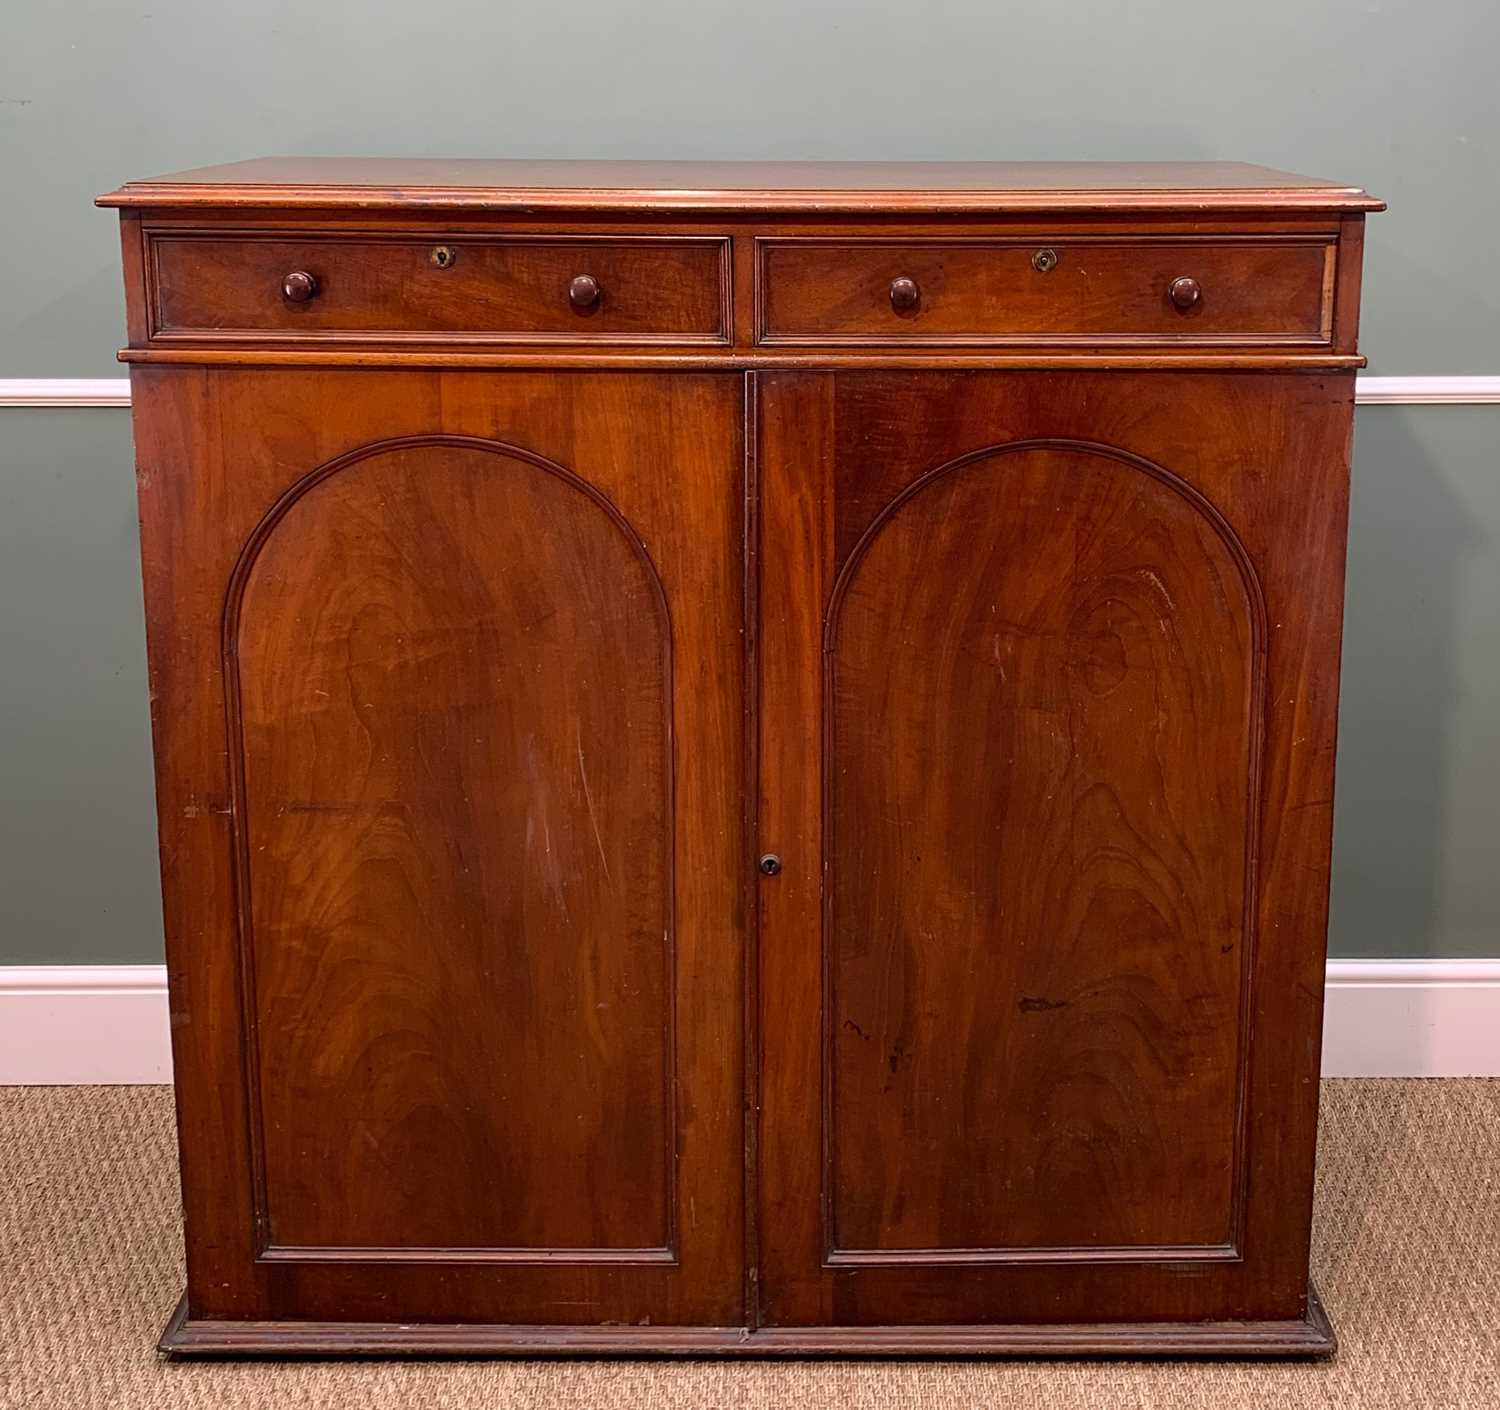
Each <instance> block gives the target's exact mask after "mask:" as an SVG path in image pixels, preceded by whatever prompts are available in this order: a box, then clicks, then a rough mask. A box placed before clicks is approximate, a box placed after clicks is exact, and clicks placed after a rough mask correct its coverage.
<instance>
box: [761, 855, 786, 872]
mask: <svg viewBox="0 0 1500 1410" xmlns="http://www.w3.org/2000/svg"><path fill="white" fill-rule="evenodd" d="M757 865H758V866H759V867H760V871H761V875H762V876H776V875H777V874H778V873H779V872H780V871H781V858H780V857H778V856H777V855H776V853H774V852H767V853H766V854H765V856H763V857H762V858H761V859H760V861H759V862H758V863H757Z"/></svg>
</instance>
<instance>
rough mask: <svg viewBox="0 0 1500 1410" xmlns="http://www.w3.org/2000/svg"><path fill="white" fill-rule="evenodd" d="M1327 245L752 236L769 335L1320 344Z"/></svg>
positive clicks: (1325, 319) (1261, 240)
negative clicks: (832, 238) (891, 239)
mask: <svg viewBox="0 0 1500 1410" xmlns="http://www.w3.org/2000/svg"><path fill="white" fill-rule="evenodd" d="M1337 248H1338V246H1337V241H1336V240H1334V239H1332V238H1318V237H1307V236H1299V237H1278V236H1250V237H1245V238H1243V239H1231V238H1222V237H1221V238H1213V239H1193V238H1182V239H1165V238H1164V239H1160V240H1154V239H1152V240H1123V239H1101V238H1093V239H1077V238H1074V239H1058V240H1056V241H1051V242H1048V241H1045V240H1026V241H1020V240H945V239H933V240H899V241H884V240H811V239H785V240H781V239H763V240H760V241H758V242H757V251H758V258H757V261H756V293H757V310H758V312H757V339H758V341H760V342H762V343H768V344H777V343H779V344H789V345H796V344H824V345H834V346H840V345H843V346H848V345H854V344H865V343H885V344H912V343H946V344H949V345H956V346H977V345H987V344H1028V343H1086V344H1099V345H1120V344H1149V343H1160V344H1181V343H1190V344H1206V343H1207V344H1219V345H1234V344H1256V343H1277V344H1285V343H1298V344H1309V345H1316V346H1323V345H1327V344H1328V343H1329V342H1330V341H1331V337H1332V328H1333V276H1334V268H1335V255H1336V252H1337Z"/></svg>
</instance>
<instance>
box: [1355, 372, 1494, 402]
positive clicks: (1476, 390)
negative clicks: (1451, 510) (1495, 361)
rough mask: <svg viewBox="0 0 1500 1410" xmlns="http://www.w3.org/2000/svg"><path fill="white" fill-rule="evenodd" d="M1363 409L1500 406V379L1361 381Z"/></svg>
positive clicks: (1358, 399) (1358, 395)
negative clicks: (1384, 407) (1499, 403)
mask: <svg viewBox="0 0 1500 1410" xmlns="http://www.w3.org/2000/svg"><path fill="white" fill-rule="evenodd" d="M1354 400H1355V402H1356V403H1357V404H1358V405H1360V406H1484V405H1489V404H1491V403H1494V402H1500V377H1359V378H1356V379H1355V383H1354Z"/></svg>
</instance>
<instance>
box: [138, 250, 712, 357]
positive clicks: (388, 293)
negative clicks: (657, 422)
mask: <svg viewBox="0 0 1500 1410" xmlns="http://www.w3.org/2000/svg"><path fill="white" fill-rule="evenodd" d="M147 238H148V248H147V278H148V281H149V294H148V300H147V303H148V307H149V309H150V315H151V326H150V335H151V338H152V339H153V341H159V342H167V343H178V342H184V343H197V342H205V341H207V342H233V341H250V342H266V341H280V340H283V339H286V340H291V341H296V342H302V341H320V342H323V341H336V342H351V341H352V342H374V343H379V342H445V343H448V342H475V343H558V342H567V343H573V342H577V343H597V342H628V343H651V342H672V343H725V342H728V341H729V339H730V328H731V326H732V325H731V320H730V309H729V297H730V296H729V290H730V279H729V241H728V239H727V238H693V237H680V238H679V237H670V236H668V237H654V238H652V237H640V238H632V237H630V236H613V237H604V236H586V235H581V236H514V237H511V236H482V237H476V236H472V235H452V234H434V235H432V236H430V237H425V236H422V237H412V236H405V235H403V236H401V237H398V238H392V237H389V236H368V237H356V236H337V237H329V236H305V237H304V236H300V235H296V234H266V235H262V234H253V235H252V234H245V235H235V236H233V237H225V236H224V235H223V234H220V233H214V234H190V233H180V232H176V231H172V232H167V231H152V232H148V236H147Z"/></svg>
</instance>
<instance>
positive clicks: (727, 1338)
mask: <svg viewBox="0 0 1500 1410" xmlns="http://www.w3.org/2000/svg"><path fill="white" fill-rule="evenodd" d="M160 1347H161V1350H162V1351H164V1352H166V1353H167V1354H168V1355H169V1356H172V1357H197V1356H201V1357H216V1356H219V1357H223V1356H234V1357H239V1356H318V1357H328V1356H370V1357H377V1356H378V1357H396V1356H420V1357H442V1356H465V1357H474V1356H531V1357H540V1358H545V1357H556V1356H692V1357H712V1356H748V1357H814V1356H830V1357H833V1356H839V1357H849V1356H1174V1357H1180V1356H1225V1357H1234V1356H1257V1357H1258V1356H1278V1357H1281V1356H1286V1357H1299V1356H1331V1355H1332V1354H1333V1353H1334V1351H1335V1350H1336V1349H1337V1347H1338V1339H1337V1337H1336V1336H1335V1335H1334V1330H1333V1325H1332V1323H1331V1322H1330V1321H1329V1320H1328V1314H1327V1312H1326V1311H1325V1310H1324V1308H1323V1304H1322V1302H1321V1301H1320V1300H1319V1298H1318V1295H1317V1291H1316V1290H1315V1289H1313V1288H1309V1289H1308V1296H1307V1315H1306V1316H1305V1317H1302V1318H1299V1319H1289V1320H1286V1321H1273V1322H1075V1323H1066V1324H1056V1325H1034V1324H1022V1323H1012V1324H1009V1325H996V1326H970V1327H769V1328H762V1329H760V1330H758V1331H751V1330H749V1329H748V1328H741V1327H510V1326H493V1325H482V1324H473V1325H468V1324H451V1323H450V1324H446V1325H444V1324H438V1323H425V1324H424V1323H395V1322H391V1323H386V1322H290V1321H289V1322H236V1321H210V1320H200V1319H197V1318H193V1317H190V1316H188V1312H187V1299H186V1298H185V1297H184V1298H183V1300H182V1301H181V1302H179V1303H178V1305H177V1310H176V1311H175V1312H174V1313H173V1314H172V1317H171V1320H170V1321H169V1322H168V1323H167V1326H166V1329H165V1330H164V1331H163V1332H162V1336H161V1342H160Z"/></svg>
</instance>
